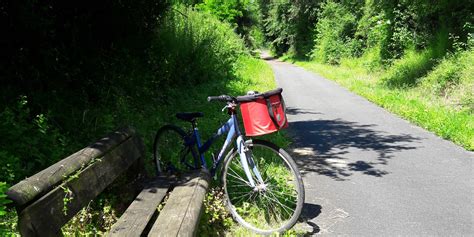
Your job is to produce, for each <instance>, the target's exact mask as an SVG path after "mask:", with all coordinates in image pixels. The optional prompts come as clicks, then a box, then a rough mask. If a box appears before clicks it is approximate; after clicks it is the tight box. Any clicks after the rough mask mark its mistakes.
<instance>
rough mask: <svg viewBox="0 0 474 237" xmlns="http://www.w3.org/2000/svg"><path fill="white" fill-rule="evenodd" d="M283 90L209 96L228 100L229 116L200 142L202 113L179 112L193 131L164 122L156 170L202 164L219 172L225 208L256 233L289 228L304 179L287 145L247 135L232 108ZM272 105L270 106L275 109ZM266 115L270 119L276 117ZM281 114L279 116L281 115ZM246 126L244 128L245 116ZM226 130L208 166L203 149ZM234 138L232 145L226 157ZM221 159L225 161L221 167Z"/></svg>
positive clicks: (158, 140) (300, 204)
mask: <svg viewBox="0 0 474 237" xmlns="http://www.w3.org/2000/svg"><path fill="white" fill-rule="evenodd" d="M281 91H282V90H281V89H280V88H279V89H277V90H273V91H269V92H266V93H255V94H252V95H246V96H237V97H232V96H229V95H221V96H209V97H208V101H221V102H225V103H226V106H225V107H224V109H223V111H224V110H225V109H227V111H228V114H229V116H230V118H229V119H228V120H227V122H225V123H224V124H223V125H222V126H221V127H220V128H219V129H218V130H217V132H216V133H215V134H214V135H213V136H212V137H211V138H209V139H208V140H207V141H206V142H205V143H204V144H203V143H202V142H201V137H200V134H199V130H198V128H197V124H196V120H197V118H199V117H203V116H204V115H203V113H199V112H193V113H177V114H176V117H177V118H178V119H180V120H184V121H187V122H190V123H191V125H192V130H190V132H188V133H186V132H185V131H184V130H183V129H181V128H180V127H178V126H175V125H171V124H168V125H165V126H163V127H161V128H160V129H159V130H158V131H157V133H156V137H155V141H154V144H153V155H154V161H155V166H156V167H155V168H156V170H157V172H158V174H178V175H179V174H180V173H183V172H185V171H186V170H192V169H199V168H204V169H207V170H209V171H210V174H211V177H214V176H217V173H218V171H220V173H221V178H222V185H223V189H224V193H225V202H226V207H227V209H228V210H229V212H230V213H231V215H232V216H233V218H234V220H236V221H237V222H238V223H240V224H241V225H242V226H244V227H246V228H248V229H250V230H252V231H254V232H256V233H258V234H271V233H275V232H279V233H281V232H284V231H286V230H288V229H290V228H291V227H292V226H293V225H294V224H295V223H296V221H297V219H298V218H299V216H300V214H301V209H302V207H303V202H304V187H303V181H302V178H301V175H300V173H299V171H298V169H297V168H296V164H295V162H294V161H293V159H292V158H291V156H290V155H289V154H288V153H287V152H286V151H285V150H283V149H282V148H280V147H278V146H276V145H275V144H273V143H271V142H268V141H264V140H258V139H247V140H245V138H244V136H243V135H242V133H241V131H240V129H239V123H238V119H237V113H236V110H237V106H239V104H247V103H252V102H255V101H259V102H262V100H266V102H267V104H268V105H269V106H270V107H271V106H272V105H270V104H271V103H273V102H272V101H270V100H269V99H268V98H269V97H270V98H271V97H272V96H273V95H276V94H278V93H279V95H280V97H281ZM259 106H261V104H259ZM283 108H284V104H283ZM271 110H272V109H271V108H270V109H269V110H268V111H270V112H269V113H272V114H273V112H271ZM273 115H274V114H273ZM270 117H272V120H274V118H273V117H274V116H272V115H270ZM279 118H280V120H281V116H279ZM267 120H268V119H267ZM285 120H286V117H285ZM274 122H275V121H274ZM285 122H286V121H285ZM244 125H245V126H246V127H245V128H246V131H247V124H245V118H244ZM274 126H276V127H278V124H274ZM270 132H271V131H270ZM224 134H227V136H226V139H225V142H224V144H223V145H222V147H221V149H220V151H219V153H218V155H217V157H216V156H214V155H213V156H212V166H211V167H208V166H207V163H206V160H205V157H204V153H205V152H206V151H208V150H209V148H210V146H211V144H213V143H214V142H215V141H216V139H217V138H218V137H220V136H222V135H224ZM232 141H235V146H234V147H232V148H230V150H229V151H228V152H227V154H226V155H225V156H224V153H225V152H226V151H227V150H228V149H229V146H230V144H231V143H232ZM223 157H224V158H223ZM222 160H224V161H223V162H224V164H223V167H222V168H221V169H220V170H219V167H220V164H221V161H222Z"/></svg>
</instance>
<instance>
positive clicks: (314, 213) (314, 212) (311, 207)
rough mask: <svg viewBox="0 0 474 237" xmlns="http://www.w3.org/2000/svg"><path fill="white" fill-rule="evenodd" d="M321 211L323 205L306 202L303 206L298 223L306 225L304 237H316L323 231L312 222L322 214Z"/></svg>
mask: <svg viewBox="0 0 474 237" xmlns="http://www.w3.org/2000/svg"><path fill="white" fill-rule="evenodd" d="M321 209H322V207H321V205H317V204H312V203H306V202H305V203H304V204H303V209H302V211H301V215H300V218H299V221H298V222H299V223H303V224H306V226H305V227H303V228H304V230H303V232H304V236H309V235H314V234H317V233H319V232H320V230H321V229H320V228H319V226H318V225H317V224H316V223H314V222H313V221H312V220H314V219H315V218H316V217H318V216H319V215H320V214H321Z"/></svg>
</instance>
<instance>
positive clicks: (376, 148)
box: [288, 119, 420, 181]
mask: <svg viewBox="0 0 474 237" xmlns="http://www.w3.org/2000/svg"><path fill="white" fill-rule="evenodd" d="M375 127H376V125H374V124H359V123H356V122H350V121H346V120H342V119H335V120H311V121H296V122H290V129H289V130H288V133H289V135H290V136H291V137H292V138H293V141H294V143H293V145H292V147H293V148H290V151H291V153H292V155H293V156H294V157H295V160H296V163H297V164H298V166H299V168H300V170H301V171H302V173H303V176H304V175H305V173H308V172H316V173H318V174H321V175H325V176H328V177H331V178H333V179H335V180H338V181H344V180H348V179H349V177H350V176H351V175H353V174H354V173H357V172H360V173H362V174H365V175H370V176H373V177H383V176H384V175H387V174H389V172H388V171H386V170H384V169H383V168H382V167H381V166H382V165H387V163H388V161H389V160H390V159H392V158H393V157H394V156H395V153H397V152H400V151H403V150H411V149H416V148H417V147H416V146H415V145H414V144H413V142H415V141H417V140H420V138H417V137H413V136H411V135H408V134H399V135H394V134H387V133H385V132H382V131H378V130H376V129H375ZM358 154H360V157H357V156H355V155H358Z"/></svg>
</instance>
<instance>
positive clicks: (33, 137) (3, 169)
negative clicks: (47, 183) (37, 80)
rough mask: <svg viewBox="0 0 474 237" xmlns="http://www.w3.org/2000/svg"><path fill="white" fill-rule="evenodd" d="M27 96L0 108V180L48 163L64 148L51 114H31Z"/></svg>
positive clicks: (19, 176) (64, 140)
mask: <svg viewBox="0 0 474 237" xmlns="http://www.w3.org/2000/svg"><path fill="white" fill-rule="evenodd" d="M27 99H28V98H27V97H26V96H20V98H19V99H18V100H17V101H16V104H15V105H13V106H8V107H6V108H5V109H4V110H3V111H2V112H0V124H1V126H0V134H1V136H2V140H1V141H0V177H1V178H0V180H1V181H5V182H8V183H10V184H13V183H16V182H18V181H19V180H21V179H23V178H24V177H26V176H29V175H31V174H34V173H35V172H38V171H40V170H41V169H44V168H46V167H47V166H49V165H51V164H52V163H54V162H55V161H57V160H59V159H60V158H61V157H62V156H63V155H65V151H66V149H67V138H66V137H65V136H64V135H63V134H61V133H60V131H59V130H58V129H57V128H56V127H55V126H54V125H53V124H52V122H50V121H49V117H50V116H49V115H48V114H37V115H35V114H33V113H32V112H31V110H30V108H29V104H28V100H27Z"/></svg>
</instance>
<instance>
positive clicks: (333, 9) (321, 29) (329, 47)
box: [311, 1, 360, 64]
mask: <svg viewBox="0 0 474 237" xmlns="http://www.w3.org/2000/svg"><path fill="white" fill-rule="evenodd" d="M318 17H319V19H318V23H317V24H316V35H315V39H314V42H315V46H314V48H313V50H312V52H311V57H312V58H313V59H316V60H318V61H321V62H326V63H330V64H338V63H339V60H340V59H341V58H342V57H348V56H352V55H354V54H355V53H356V52H357V51H358V50H359V48H360V45H359V44H358V42H357V41H356V40H354V39H353V38H352V37H353V35H354V31H355V22H356V18H355V16H354V15H353V14H352V13H351V12H350V11H349V10H348V9H347V8H346V7H345V6H344V5H342V4H340V3H337V2H334V1H327V2H325V3H324V4H323V5H322V6H321V11H320V12H319V14H318Z"/></svg>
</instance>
